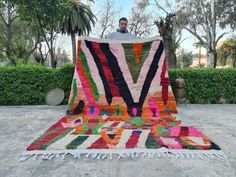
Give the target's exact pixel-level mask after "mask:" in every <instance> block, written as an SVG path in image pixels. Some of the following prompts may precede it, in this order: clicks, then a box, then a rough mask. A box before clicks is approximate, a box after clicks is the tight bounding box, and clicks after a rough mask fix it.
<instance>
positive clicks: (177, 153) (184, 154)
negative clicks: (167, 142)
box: [19, 148, 228, 161]
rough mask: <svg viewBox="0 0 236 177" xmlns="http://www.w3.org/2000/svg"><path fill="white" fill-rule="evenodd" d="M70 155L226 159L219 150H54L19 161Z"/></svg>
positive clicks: (25, 154)
mask: <svg viewBox="0 0 236 177" xmlns="http://www.w3.org/2000/svg"><path fill="white" fill-rule="evenodd" d="M66 155H71V156H73V157H74V158H76V159H82V158H84V159H97V160H103V159H110V160H112V159H114V158H116V159H122V158H123V159H125V158H132V159H137V158H139V157H142V158H149V159H154V158H173V157H174V158H176V159H222V160H225V159H227V158H228V157H227V156H226V155H225V154H224V152H222V151H221V150H176V149H167V148H160V149H109V150H108V149H96V150H95V149H83V150H64V151H63V150H61V151H60V150H55V151H25V152H23V153H22V155H21V157H20V159H19V161H25V160H27V159H28V158H30V157H33V159H34V160H36V159H37V157H40V158H41V159H44V160H52V159H61V160H63V159H64V158H65V157H66Z"/></svg>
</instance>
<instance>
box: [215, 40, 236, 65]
mask: <svg viewBox="0 0 236 177" xmlns="http://www.w3.org/2000/svg"><path fill="white" fill-rule="evenodd" d="M217 53H218V64H219V65H223V66H225V65H229V66H232V67H236V38H230V39H227V40H225V41H224V42H223V43H222V44H221V46H220V47H219V48H218V49H217Z"/></svg>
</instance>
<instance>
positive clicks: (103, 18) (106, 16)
mask: <svg viewBox="0 0 236 177" xmlns="http://www.w3.org/2000/svg"><path fill="white" fill-rule="evenodd" d="M119 12H120V10H119V9H118V10H115V9H114V0H106V2H105V4H104V6H103V7H102V10H101V11H99V13H98V14H101V15H100V16H99V18H98V23H97V24H98V26H97V27H98V28H99V36H100V37H101V38H104V36H105V33H106V32H111V31H112V30H114V29H115V26H114V24H115V19H116V17H117V16H118V14H119Z"/></svg>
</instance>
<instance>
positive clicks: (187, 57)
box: [177, 51, 193, 68]
mask: <svg viewBox="0 0 236 177" xmlns="http://www.w3.org/2000/svg"><path fill="white" fill-rule="evenodd" d="M192 62H193V54H192V52H185V51H182V52H181V54H180V55H179V56H178V58H177V68H187V67H189V66H190V65H191V64H192Z"/></svg>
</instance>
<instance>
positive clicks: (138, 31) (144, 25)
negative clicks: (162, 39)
mask: <svg viewBox="0 0 236 177" xmlns="http://www.w3.org/2000/svg"><path fill="white" fill-rule="evenodd" d="M147 7H148V1H147V0H136V1H135V5H134V7H133V8H132V12H131V18H130V20H129V24H130V32H131V33H134V35H135V36H139V37H141V36H145V37H146V36H148V35H150V34H151V32H152V27H153V26H154V22H153V21H152V20H151V19H152V15H151V13H147V12H145V11H146V9H147Z"/></svg>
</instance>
